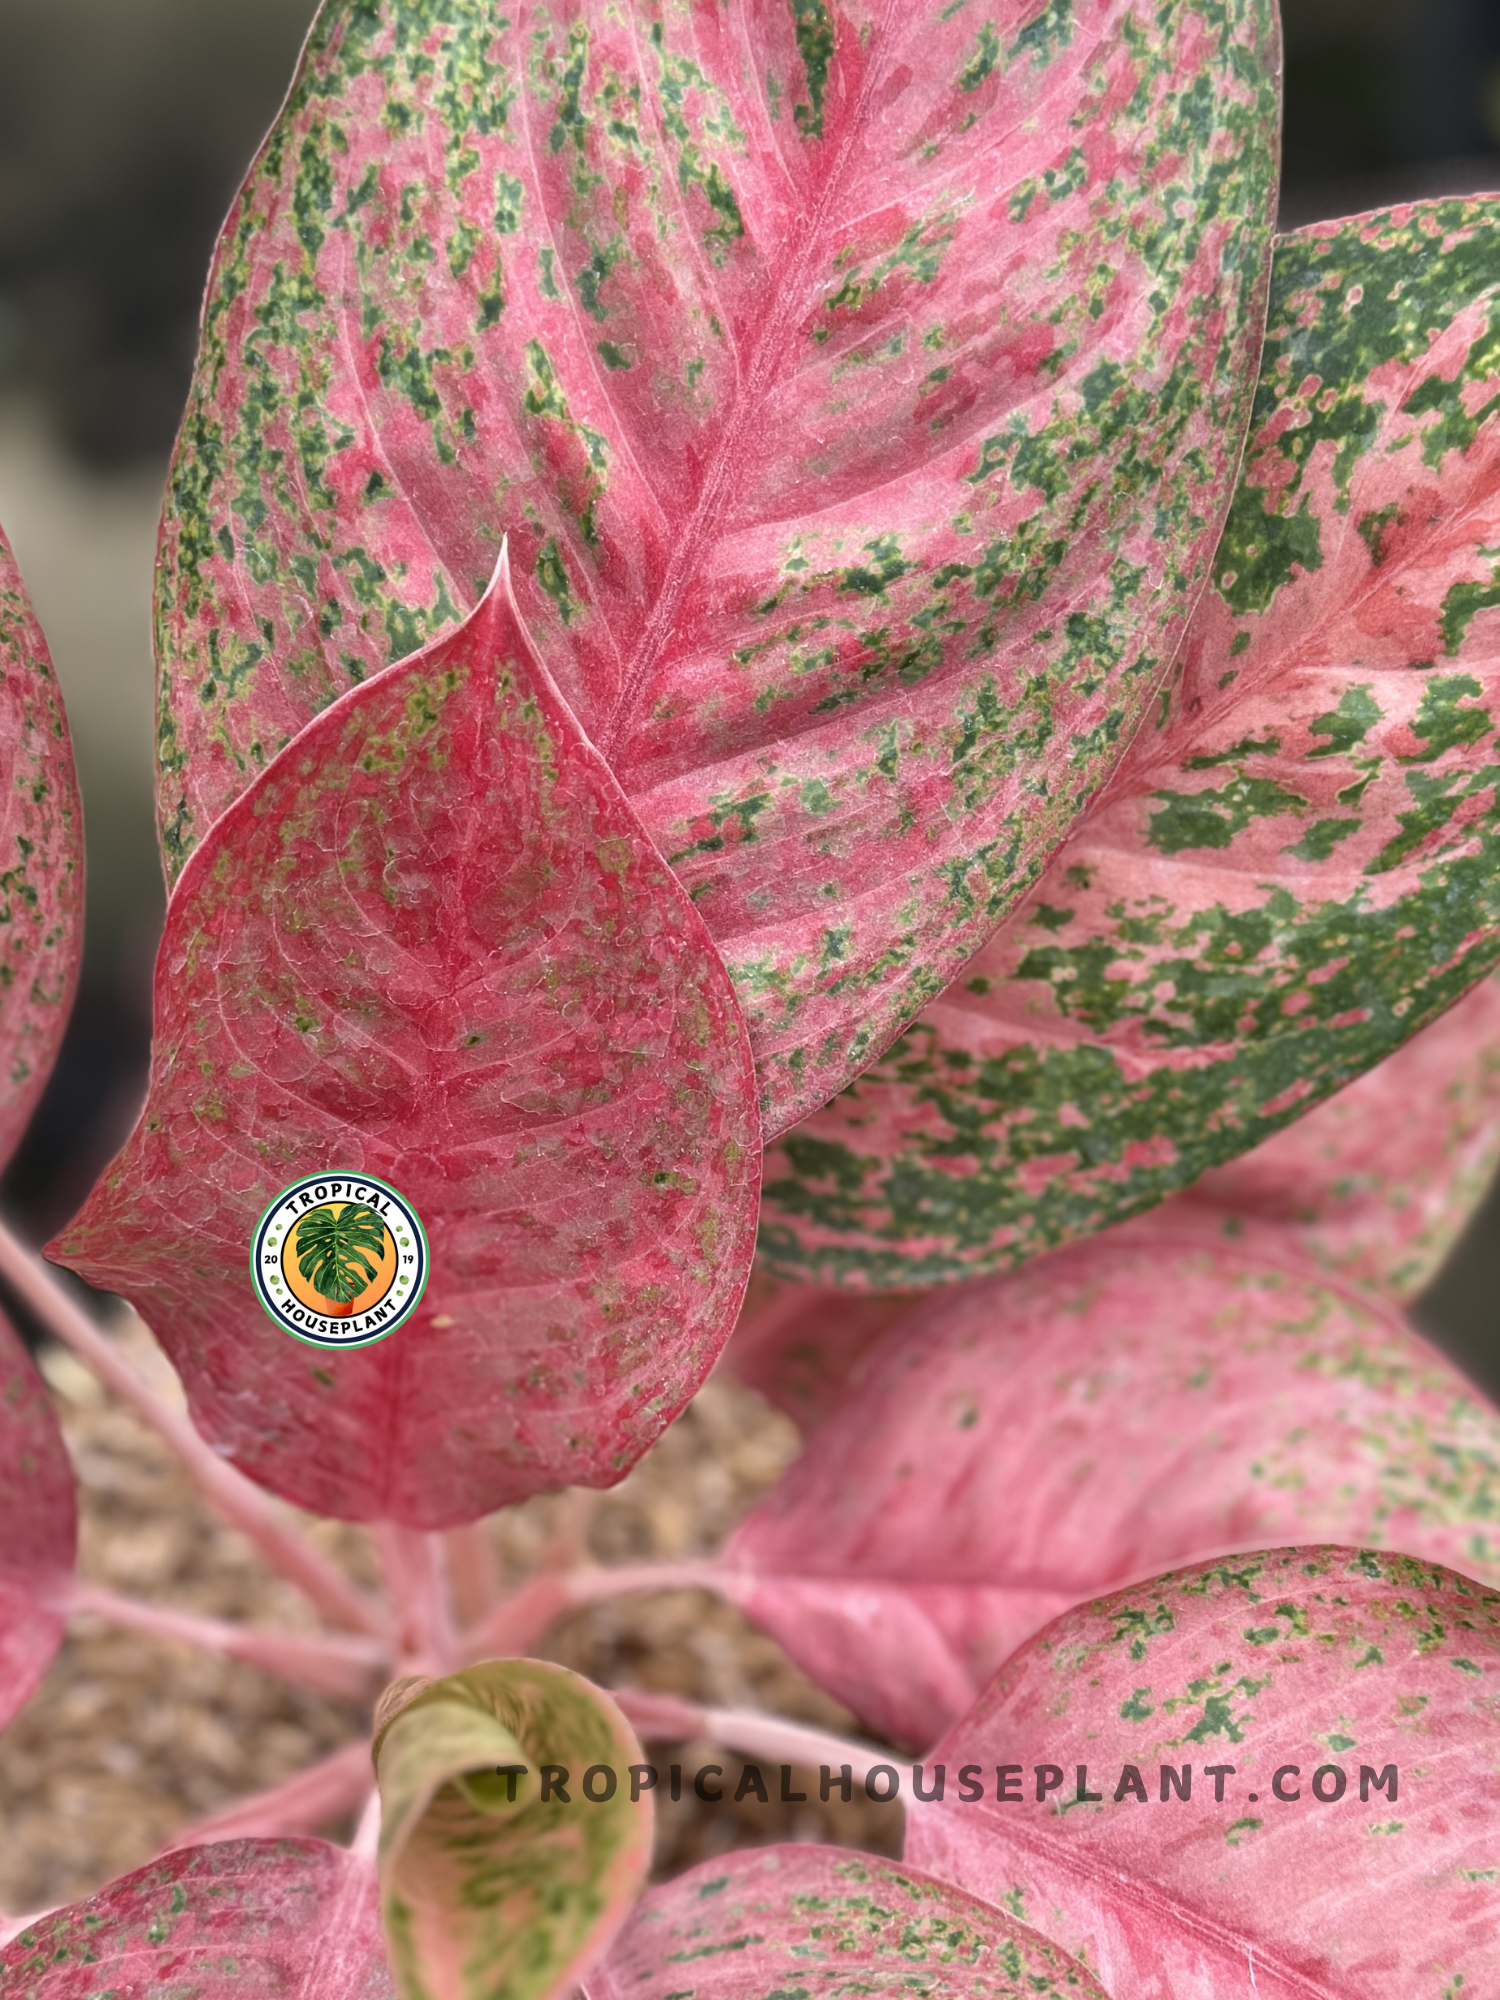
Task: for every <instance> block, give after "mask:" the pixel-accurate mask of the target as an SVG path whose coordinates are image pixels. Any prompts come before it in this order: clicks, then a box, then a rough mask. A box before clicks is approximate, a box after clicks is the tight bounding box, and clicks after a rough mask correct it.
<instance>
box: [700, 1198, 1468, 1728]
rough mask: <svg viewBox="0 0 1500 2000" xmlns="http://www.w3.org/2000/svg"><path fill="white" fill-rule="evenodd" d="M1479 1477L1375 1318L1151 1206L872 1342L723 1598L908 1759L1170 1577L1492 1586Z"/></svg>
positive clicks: (1352, 1298)
mask: <svg viewBox="0 0 1500 2000" xmlns="http://www.w3.org/2000/svg"><path fill="white" fill-rule="evenodd" d="M1497 1479H1500V1412H1496V1411H1495V1410H1494V1409H1493V1408H1492V1407H1491V1405H1490V1404H1489V1403H1488V1402H1487V1401H1486V1400H1485V1399H1484V1398H1483V1397H1482V1396H1481V1395H1480V1393H1479V1392H1478V1391H1477V1390H1475V1389H1473V1388H1472V1387H1470V1385H1469V1384H1468V1383H1466V1382H1465V1381H1464V1380H1463V1378H1462V1377H1461V1376H1460V1375H1459V1374H1458V1373H1457V1371H1456V1370H1455V1369H1454V1368H1452V1367H1451V1365H1450V1364H1449V1363H1448V1362H1446V1361H1444V1360H1443V1359H1442V1358H1441V1357H1440V1356H1439V1355H1437V1354H1436V1353H1435V1352H1434V1351H1433V1350H1432V1349H1431V1348H1429V1347H1428V1346H1427V1345H1426V1343H1425V1342H1424V1341H1422V1340H1421V1339H1420V1338H1419V1337H1418V1336H1417V1335H1415V1334H1414V1333H1412V1332H1411V1331H1410V1330H1409V1329H1408V1328H1407V1327H1406V1326H1405V1325H1404V1324H1403V1323H1402V1322H1401V1320H1400V1319H1399V1318H1398V1317H1397V1316H1396V1315H1395V1313H1393V1312H1392V1311H1391V1310H1390V1309H1389V1308H1387V1307H1385V1306H1384V1305H1383V1304H1382V1303H1381V1302H1380V1301H1379V1300H1378V1299H1375V1298H1372V1297H1367V1296H1364V1295H1362V1294H1361V1293H1360V1292H1358V1291H1356V1290H1353V1289H1351V1288H1349V1287H1347V1286H1345V1285H1344V1284H1342V1283H1340V1282H1339V1281H1337V1280H1336V1279H1332V1278H1329V1277H1327V1276H1324V1275H1322V1274H1320V1273H1319V1272H1317V1271H1316V1270H1315V1269H1314V1268H1313V1267H1312V1266H1311V1265H1310V1264H1306V1263H1301V1264H1299V1261H1298V1259H1297V1256H1296V1253H1295V1246H1294V1245H1293V1244H1290V1243H1289V1242H1288V1239H1287V1236H1286V1234H1285V1233H1284V1232H1283V1231H1281V1230H1279V1229H1277V1228H1275V1227H1272V1226H1270V1225H1267V1224H1264V1223H1248V1224H1243V1225H1241V1227H1240V1229H1239V1231H1238V1233H1237V1234H1236V1235H1235V1236H1234V1237H1233V1238H1232V1239H1231V1238H1228V1237H1223V1236H1221V1237H1220V1238H1218V1240H1211V1239H1207V1238H1206V1236H1205V1234H1204V1232H1203V1231H1202V1230H1201V1228H1200V1226H1199V1224H1198V1222H1197V1219H1196V1218H1195V1217H1194V1216H1193V1215H1192V1214H1191V1213H1186V1214H1185V1213H1184V1204H1182V1203H1180V1202H1174V1203H1172V1204H1169V1205H1168V1206H1167V1207H1165V1208H1163V1209H1162V1210H1160V1211H1159V1212H1158V1214H1156V1215H1154V1216H1152V1217H1149V1218H1145V1219H1143V1220H1142V1221H1141V1222H1140V1223H1138V1224H1135V1225H1133V1226H1132V1228H1131V1229H1130V1230H1129V1231H1124V1232H1119V1233H1117V1234H1113V1235H1110V1236H1107V1237H1102V1238H1099V1239H1097V1240H1095V1241H1094V1242H1091V1243H1085V1244H1078V1245H1075V1246H1074V1247H1073V1248H1071V1249H1069V1250H1065V1251H1061V1252H1059V1253H1057V1254H1056V1255H1055V1256H1052V1257H1048V1258H1045V1259H1043V1260H1042V1261H1041V1262H1039V1263H1038V1264H1036V1265H1035V1266H1034V1267H1028V1268H1027V1269H1026V1270H1023V1271H1020V1272H1017V1273H1015V1274H1013V1275H1011V1276H1009V1277H1005V1278H1000V1279H994V1280H991V1281H989V1282H988V1283H985V1284H978V1285H969V1286H964V1287H963V1288H961V1289H960V1290H958V1291H956V1292H954V1293H952V1294H950V1295H946V1296H944V1295H940V1296H939V1297H938V1298H936V1299H934V1300H933V1301H931V1302H930V1303H929V1304H928V1305H927V1306H925V1307H924V1308H922V1309H920V1310H918V1311H917V1312H915V1313H913V1314H911V1315H909V1316H908V1317H907V1318H906V1319H905V1320H903V1321H902V1322H901V1323H900V1324H899V1325H898V1326H896V1327H894V1328H893V1329H891V1331H890V1332H889V1333H887V1334H886V1335H885V1336H884V1337H883V1338H882V1339H881V1340H880V1342H879V1343H878V1344H877V1345H876V1346H875V1347H874V1348H872V1349H871V1351H870V1353H869V1354H868V1355H867V1356H866V1358H865V1360H864V1362H863V1363H862V1364H860V1366H859V1367H858V1369H857V1370H856V1373H855V1377H854V1381H853V1383H852V1385H851V1388H850V1391H849V1393H848V1394H847V1395H846V1396H845V1398H844V1400H843V1402H842V1403H841V1405H840V1407H839V1409H838V1410H837V1411H836V1413H835V1414H834V1415H833V1416H832V1417H830V1418H829V1420H828V1421H827V1422H826V1423H824V1424H823V1425H822V1426H821V1427H820V1428H819V1429H818V1431H817V1432H816V1433H815V1435H814V1438H813V1440H812V1441H811V1442H810V1444H809V1447H808V1449H807V1451H806V1452H805V1453H804V1454H803V1456H802V1458H801V1459H800V1460H799V1461H798V1462H797V1464H796V1465H794V1466H793V1467H792V1469H791V1470H790V1472H789V1473H787V1475H786V1476H785V1477H784V1478H783V1480H782V1481H781V1483H780V1485H779V1486H777V1487H776V1488H775V1489H774V1491H773V1492H772V1493H771V1494H770V1495H768V1496H767V1498H766V1499H765V1500H763V1501H762V1502H761V1504H760V1505H759V1506H758V1507H757V1508H756V1510H755V1511H754V1512H753V1513H752V1514H751V1515H750V1516H749V1517H748V1519H747V1520H745V1521H744V1522H743V1523H742V1524H741V1526H740V1527H739V1529H738V1530H737V1531H736V1533H735V1535H734V1536H733V1538H732V1540H731V1542H730V1544H729V1548H728V1551H727V1553H726V1563H727V1565H728V1568H729V1575H728V1577H727V1579H726V1588H727V1589H728V1590H729V1591H730V1593H731V1594H732V1595H733V1596H734V1597H735V1598H736V1600H737V1601H738V1602H740V1603H742V1604H744V1605H745V1606H746V1608H747V1609H748V1610H749V1611H750V1612H751V1614H752V1616H753V1617H754V1618H755V1619H756V1620H757V1621H758V1622H759V1623H760V1624H762V1625H763V1626H765V1627H766V1629H767V1630H769V1631H770V1632H772V1633H773V1634H774V1635H775V1636H776V1637H777V1638H778V1639H779V1640H780V1641H781V1643H782V1644H783V1645H784V1646H785V1647H786V1648H787V1650H788V1651H789V1652H790V1653H791V1655H792V1657H793V1658H794V1659H795V1660H797V1662H798V1663H799V1664H800V1665H801V1666H803V1667H804V1668H805V1669H806V1670H807V1671H808V1672H809V1673H810V1674H812V1675H813V1676H814V1678H815V1679H817V1680H818V1681H820V1682H821V1683H822V1684H823V1685H824V1686H825V1687H827V1688H829V1689H830V1690H831V1691H832V1692H834V1693H835V1694H837V1695H838V1696H839V1698H840V1699H841V1700H843V1701H846V1702H848V1703H849V1705H850V1706H851V1707H852V1708H853V1709H855V1711H856V1712H857V1713H858V1714H859V1715H860V1716H861V1717H862V1718H864V1720H865V1721H866V1722H867V1723H868V1724H870V1725H872V1726H874V1727H876V1728H878V1729H880V1730H882V1731H883V1732H885V1733H886V1734H887V1735H889V1736H890V1737H892V1738H893V1739H895V1740H899V1741H903V1742H908V1743H913V1744H917V1745H920V1744H923V1743H926V1742H930V1741H931V1740H932V1738H933V1737H934V1736H935V1735H936V1734H937V1732H938V1731H939V1730H940V1729H942V1728H943V1727H945V1726H946V1725H947V1724H949V1723H950V1722H951V1721H952V1720H953V1718H954V1717H955V1716H956V1715H957V1714H960V1713H961V1712H962V1711H963V1709H964V1708H965V1707H966V1706H967V1705H968V1702H969V1701H970V1700H972V1699H973V1696H974V1694H975V1693H976V1692H977V1691H978V1689H979V1688H980V1687H982V1686H983V1685H984V1682H985V1681H986V1680H987V1679H988V1678H989V1676H990V1674H991V1673H993V1672H994V1670H995V1668H996V1667H997V1666H998V1665H999V1664H1000V1662H1001V1661H1002V1660H1003V1659H1004V1658H1005V1657H1006V1656H1007V1654H1008V1653H1010V1652H1011V1651H1012V1649H1013V1648H1014V1647H1015V1646H1017V1645H1019V1644H1020V1643H1021V1641H1022V1640H1024V1639H1025V1638H1027V1637H1028V1636H1029V1635H1030V1634H1031V1633H1033V1632H1035V1631H1036V1630H1037V1629H1038V1628H1039V1627H1040V1626H1042V1625H1043V1624H1045V1623H1046V1622H1047V1620H1048V1619H1050V1618H1052V1617H1054V1616H1056V1615H1057V1613H1059V1612H1060V1611H1062V1610H1063V1609H1064V1608H1065V1607H1067V1606H1068V1605H1070V1604H1075V1603H1077V1602H1078V1601H1079V1600H1080V1599H1082V1598H1087V1597H1091V1596H1094V1595H1096V1594H1097V1593H1099V1592H1101V1591H1106V1590H1112V1589H1114V1588H1116V1587H1117V1586H1118V1585H1120V1584H1122V1583H1125V1582H1127V1581H1128V1580H1129V1579H1131V1578H1132V1577H1138V1576H1149V1575H1153V1574H1155V1573H1156V1572H1157V1571H1159V1570H1162V1569H1165V1568H1167V1567H1168V1566H1169V1565H1170V1564H1172V1563H1176V1562H1185V1561H1194V1560H1197V1559H1198V1558H1200V1557H1204V1556H1209V1555H1216V1554H1220V1553H1222V1552H1224V1551H1229V1550H1243V1549H1254V1548H1264V1547H1267V1546H1273V1545H1276V1544H1279V1543H1283V1542H1291V1541H1340V1542H1357V1543H1360V1544H1362V1545H1367V1546H1371V1547H1377V1548H1382V1547H1383V1548H1396V1549H1402V1550H1405V1551H1407V1552H1408V1553H1410V1554H1413V1555H1419V1556H1422V1557H1425V1558H1428V1559H1430V1560H1433V1561H1439V1562H1447V1563H1451V1564H1453V1565H1454V1566H1455V1567H1456V1568H1459V1569H1462V1570H1464V1571H1466V1572H1468V1573H1470V1574H1472V1575H1475V1576H1479V1577H1482V1578H1484V1579H1485V1580H1486V1581H1488V1582H1495V1583H1500V1533H1497V1532H1496V1526H1495V1520H1496V1507H1497V1500H1500V1491H1497Z"/></svg>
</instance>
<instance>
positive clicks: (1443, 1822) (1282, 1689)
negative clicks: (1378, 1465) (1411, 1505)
mask: <svg viewBox="0 0 1500 2000" xmlns="http://www.w3.org/2000/svg"><path fill="white" fill-rule="evenodd" d="M1497 1687H1500V1599H1497V1598H1495V1597H1494V1596H1492V1595H1491V1594H1490V1593H1489V1592H1488V1591H1484V1590H1481V1589H1480V1588H1479V1587H1478V1586H1477V1585H1475V1584H1472V1583H1470V1582H1468V1581H1467V1579H1466V1578H1464V1577H1461V1576H1456V1575H1454V1574H1453V1573H1452V1572H1451V1571H1447V1570H1443V1569H1440V1568H1438V1567H1436V1566H1434V1565H1432V1564H1428V1563H1420V1562H1413V1561H1411V1560H1409V1559H1408V1558H1406V1557H1402V1556H1373V1555H1370V1554H1367V1553H1366V1554H1356V1553H1355V1552H1354V1551H1352V1550H1348V1549H1342V1550H1340V1549H1309V1548H1300V1549H1285V1550H1277V1551H1274V1552H1273V1553H1270V1554H1268V1555H1264V1556H1260V1557H1257V1558H1254V1559H1251V1560H1246V1561H1241V1562H1235V1563H1224V1564H1216V1565H1215V1564H1210V1565H1203V1566H1200V1567H1197V1568H1194V1569H1191V1570H1186V1571H1181V1572H1178V1573H1177V1574H1175V1575H1172V1576H1165V1577H1161V1578H1159V1579H1157V1580H1156V1581H1154V1582H1151V1583H1147V1584H1142V1585H1140V1586H1139V1587H1137V1588H1135V1589H1131V1590H1124V1591H1120V1592H1119V1593H1118V1594H1117V1595H1115V1596H1113V1597H1110V1598H1106V1599H1104V1600H1103V1601H1102V1602H1099V1603H1096V1604H1090V1605H1086V1606H1080V1607H1079V1609H1077V1610H1076V1611H1070V1612H1069V1613H1068V1615H1067V1616H1066V1617H1065V1618H1061V1619H1059V1620H1058V1622H1057V1623H1056V1624H1055V1625H1053V1626H1051V1627H1049V1628H1048V1630H1047V1631H1046V1632H1044V1633H1043V1634H1041V1636H1040V1637H1039V1638H1037V1639H1036V1640H1034V1641H1033V1642H1032V1644H1031V1645H1029V1646H1027V1647H1026V1648H1025V1649H1024V1650H1023V1651H1022V1652H1020V1653H1018V1654H1017V1655H1016V1656H1015V1658H1014V1659H1012V1660H1010V1661H1009V1662H1008V1663H1007V1664H1006V1666H1005V1667H1004V1668H1003V1669H1002V1671H1001V1672H1000V1674H999V1675H998V1677H997V1678H996V1680H995V1681H994V1682H993V1684H992V1685H991V1686H990V1687H989V1688H988V1689H987V1690H986V1692H985V1695H984V1697H983V1699H982V1700H981V1701H980V1703H979V1705H978V1706H977V1708H976V1709H975V1710H974V1711H973V1713H972V1714H970V1715H968V1716H966V1717H965V1718H964V1719H963V1721H961V1722H960V1723H958V1724H957V1725H956V1726H955V1727H954V1729H953V1730H952V1732H951V1733H950V1735H948V1736H947V1737H945V1738H944V1740H943V1742H942V1743H940V1744H939V1745H938V1746H937V1748H936V1749H935V1750H934V1752H933V1758H934V1760H935V1761H942V1762H945V1763H946V1764H947V1767H948V1780H949V1782H948V1787H947V1791H946V1796H945V1798H944V1800H943V1802H942V1803H941V1804H932V1805H921V1804H917V1803H913V1804H912V1805H910V1806H909V1807H908V1816H907V1838H906V1846H907V1852H908V1854H909V1855H910V1857H911V1859H912V1860H913V1862H914V1863H915V1864H916V1865H917V1866H918V1867H920V1868H925V1869H927V1870H930V1871H931V1872H932V1873H933V1874H936V1875H939V1876H941V1877H943V1878H944V1879H946V1880H948V1881H952V1882H956V1883H958V1884H959V1885H960V1886H961V1887H963V1888H966V1889H968V1890H969V1891H970V1892H971V1893H972V1894H975V1895H981V1896H986V1897H989V1898H992V1899H996V1898H999V1897H1001V1896H1003V1897H1004V1898H1005V1899H1006V1907H1007V1908H1009V1909H1013V1910H1015V1911H1016V1912H1017V1913H1018V1914H1019V1915H1021V1916H1022V1917H1023V1918H1024V1920H1026V1921H1028V1922H1030V1923H1032V1924H1034V1925H1035V1926H1036V1928H1037V1929H1038V1930H1040V1931H1042V1932H1044V1933H1045V1935H1047V1936H1048V1937H1051V1938H1053V1939H1055V1940H1056V1941H1057V1943H1058V1944H1060V1945H1061V1946H1062V1947H1063V1949H1064V1950H1067V1951H1070V1952H1073V1953H1075V1954H1076V1955H1078V1956H1079V1957H1080V1958H1083V1959H1084V1960H1085V1962H1086V1963H1087V1964H1088V1965H1089V1966H1090V1967H1092V1968H1093V1969H1094V1970H1095V1971H1096V1972H1097V1975H1098V1977H1099V1980H1100V1982H1101V1984H1102V1985H1104V1986H1105V1987H1106V1988H1107V1989H1108V1991H1109V1992H1110V1993H1111V1994H1112V1995H1113V1996H1114V2000H1147V1997H1148V1996H1149V2000H1206V1996H1209V1995H1213V1996H1218V1995H1221V1994H1222V1995H1225V1996H1228V1995H1230V1994H1235V1995H1239V1994H1246V1995H1251V1994H1253V1995H1255V1996H1257V2000H1333V1996H1335V1995H1354V1994H1358V1995H1359V1996H1360V2000H1414V1996H1417V1995H1422V1996H1426V1995H1429V1994H1430V1995H1432V1996H1433V2000H1438V1996H1440V1995H1444V1994H1446V1995H1449V1996H1456V1995H1458V1994H1460V1993H1463V1994H1469V1993H1474V1994H1481V1993H1490V1992H1492V1991H1494V1990H1496V1987H1497V1982H1500V1904H1497V1900H1496V1895H1495V1889H1494V1866H1495V1848H1496V1841H1497V1839H1500V1777H1497V1775H1496V1771H1497V1762H1500V1734H1497V1723H1496V1704H1495V1697H1496V1689H1497ZM961 1763H972V1764H973V1765H975V1766H977V1767H978V1771H979V1777H980V1779H981V1780H982V1782H983V1785H984V1797H983V1799H981V1800H978V1801H975V1802H973V1803H967V1804H966V1803H962V1802H960V1801H959V1799H958V1798H957V1796H956V1786H955V1784H954V1782H953V1781H954V1779H955V1777H956V1776H957V1770H956V1767H957V1766H958V1765H960V1764H961ZM1038 1765H1041V1766H1044V1767H1046V1766H1051V1767H1052V1769H1051V1770H1050V1771H1044V1776H1043V1778H1042V1779H1041V1780H1040V1781H1039V1780H1038V1779H1037V1777H1036V1767H1037V1766H1038ZM1185 1765H1191V1766H1192V1774H1191V1780H1190V1782H1191V1788H1192V1789H1191V1796H1190V1797H1189V1798H1187V1799H1181V1798H1179V1797H1177V1796H1176V1794H1175V1792H1169V1791H1168V1782H1167V1780H1165V1779H1164V1778H1163V1777H1162V1775H1161V1773H1162V1770H1163V1767H1169V1768H1170V1769H1171V1770H1172V1771H1174V1772H1176V1773H1177V1774H1178V1781H1179V1782H1180V1781H1181V1772H1182V1769H1183V1767H1184V1766H1185ZM997 1766H1000V1767H1005V1766H1010V1767H1012V1768H1011V1775H1010V1777H1009V1780H1008V1782H1009V1785H1010V1787H1011V1789H1012V1792H1013V1793H1014V1794H1015V1796H1013V1798H1012V1799H1010V1800H1008V1801H1006V1802H1003V1803H1002V1802H999V1801H997V1799H996V1792H997V1789H998V1787H999V1783H1000V1776H1001V1775H1002V1774H1003V1773H1002V1774H997V1769H996V1767H997ZM1216 1766H1217V1767H1219V1776H1218V1777H1217V1779H1216V1778H1214V1777H1213V1776H1211V1775H1210V1774H1211V1773H1212V1771H1213V1770H1214V1767H1216ZM1278 1773H1280V1777H1279V1779H1278V1775H1277V1774H1278ZM1392 1773H1394V1776H1392ZM1365 1774H1368V1775H1365ZM931 1775H932V1774H931V1773H930V1772H929V1784H930V1783H931ZM1132 1778H1134V1779H1135V1780H1136V1782H1137V1783H1138V1786H1139V1790H1138V1791H1137V1790H1136V1788H1135V1786H1134V1785H1133V1784H1132V1782H1131V1781H1132ZM1049 1780H1050V1781H1053V1782H1054V1783H1055V1787H1056V1788H1055V1789H1053V1790H1051V1791H1050V1792H1049V1793H1048V1795H1047V1797H1046V1799H1045V1801H1044V1802H1043V1803H1040V1804H1039V1803H1038V1802H1037V1796H1036V1794H1037V1789H1038V1785H1039V1783H1040V1784H1042V1785H1045V1784H1046V1783H1047V1782H1048V1781H1049ZM1381 1780H1383V1783H1381V1785H1380V1788H1379V1789H1377V1781H1381ZM1278 1782H1279V1784H1280V1788H1281V1791H1282V1793H1283V1794H1296V1796H1284V1797H1277V1796H1276V1793H1275V1789H1274V1788H1275V1786H1276V1785H1277V1783H1278ZM1215 1786H1222V1788H1223V1796H1222V1798H1216V1797H1215V1789H1214V1788H1215ZM1315 1787H1316V1793H1317V1795H1315ZM1080 1791H1085V1792H1087V1793H1088V1794H1090V1795H1099V1796H1091V1797H1090V1798H1089V1799H1087V1800H1085V1801H1084V1802H1079V1793H1080ZM1164 1793H1166V1794H1167V1797H1166V1802H1165V1803H1163V1794H1164ZM1340 1793H1342V1796H1338V1794H1340ZM1142 1794H1143V1795H1144V1796H1142ZM1319 1795H1320V1796H1319Z"/></svg>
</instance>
